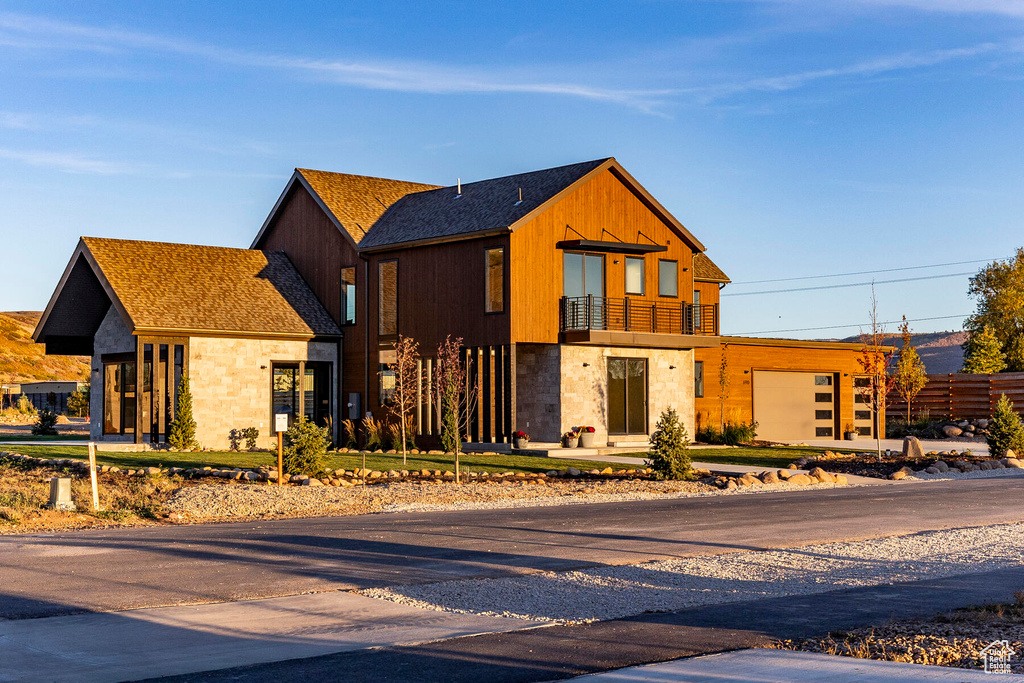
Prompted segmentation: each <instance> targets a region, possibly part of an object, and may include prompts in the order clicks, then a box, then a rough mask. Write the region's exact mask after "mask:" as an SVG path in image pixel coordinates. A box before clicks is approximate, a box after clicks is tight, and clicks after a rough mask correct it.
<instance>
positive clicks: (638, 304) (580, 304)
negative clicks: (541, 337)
mask: <svg viewBox="0 0 1024 683" xmlns="http://www.w3.org/2000/svg"><path fill="white" fill-rule="evenodd" d="M558 323H559V329H560V330H561V331H562V332H578V331H581V330H608V331H614V332H648V333H654V334H699V335H711V336H714V335H717V334H718V304H703V305H701V304H688V303H685V302H683V303H666V302H661V301H648V300H644V299H631V298H629V297H626V298H624V299H613V298H611V297H603V296H563V297H562V299H561V302H560V306H559V316H558Z"/></svg>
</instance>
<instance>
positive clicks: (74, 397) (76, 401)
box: [68, 384, 89, 417]
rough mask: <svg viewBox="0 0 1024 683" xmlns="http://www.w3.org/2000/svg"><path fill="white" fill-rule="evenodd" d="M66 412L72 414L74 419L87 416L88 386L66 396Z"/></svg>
mask: <svg viewBox="0 0 1024 683" xmlns="http://www.w3.org/2000/svg"><path fill="white" fill-rule="evenodd" d="M68 410H70V411H71V412H73V413H74V414H75V416H76V417H85V416H88V415H89V385H88V384H86V385H85V386H84V387H82V388H81V389H78V390H77V391H75V392H74V393H73V394H71V395H70V396H68Z"/></svg>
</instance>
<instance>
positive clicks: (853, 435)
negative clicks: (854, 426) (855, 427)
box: [843, 432, 859, 441]
mask: <svg viewBox="0 0 1024 683" xmlns="http://www.w3.org/2000/svg"><path fill="white" fill-rule="evenodd" d="M843 436H844V437H845V438H846V440H847V441H856V440H857V436H859V435H858V433H857V432H843Z"/></svg>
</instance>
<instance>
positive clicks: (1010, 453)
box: [1003, 448, 1017, 459]
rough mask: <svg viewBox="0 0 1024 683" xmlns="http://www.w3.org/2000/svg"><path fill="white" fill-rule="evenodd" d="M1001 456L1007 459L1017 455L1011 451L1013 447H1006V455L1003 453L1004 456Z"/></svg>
mask: <svg viewBox="0 0 1024 683" xmlns="http://www.w3.org/2000/svg"><path fill="white" fill-rule="evenodd" d="M1003 457H1004V458H1007V459H1009V458H1016V457H1017V454H1016V453H1014V452H1013V449H1012V448H1007V449H1006V455H1005V456H1003Z"/></svg>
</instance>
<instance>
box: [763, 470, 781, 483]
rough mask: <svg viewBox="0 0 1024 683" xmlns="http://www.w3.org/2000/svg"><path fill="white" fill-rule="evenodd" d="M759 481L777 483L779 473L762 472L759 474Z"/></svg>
mask: <svg viewBox="0 0 1024 683" xmlns="http://www.w3.org/2000/svg"><path fill="white" fill-rule="evenodd" d="M761 483H763V484H778V483H779V475H777V474H775V473H774V472H772V471H768V472H763V473H762V474H761Z"/></svg>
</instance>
